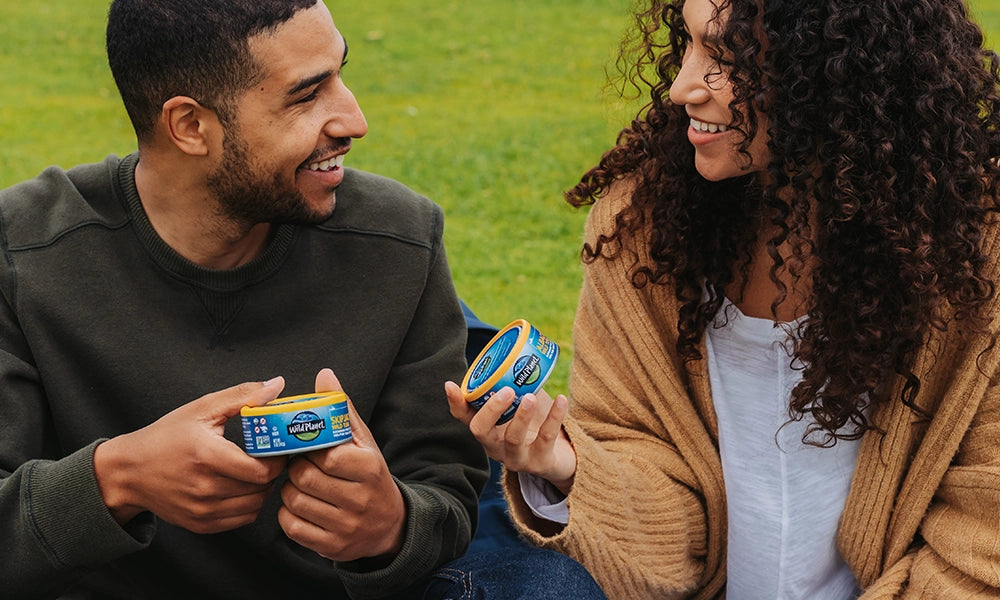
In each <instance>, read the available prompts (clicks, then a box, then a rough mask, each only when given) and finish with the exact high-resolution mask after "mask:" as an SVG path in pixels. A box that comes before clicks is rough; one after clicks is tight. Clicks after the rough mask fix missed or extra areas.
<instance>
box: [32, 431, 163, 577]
mask: <svg viewBox="0 0 1000 600" xmlns="http://www.w3.org/2000/svg"><path fill="white" fill-rule="evenodd" d="M99 443H100V441H98V442H94V443H93V444H90V445H89V446H86V447H84V448H81V449H80V450H78V451H76V452H74V453H73V454H70V455H69V456H67V457H65V458H63V459H61V460H58V461H52V462H49V461H38V462H37V463H35V464H34V465H32V467H31V469H30V470H29V471H28V473H27V474H26V478H27V486H26V488H27V493H26V498H25V507H26V512H27V514H28V518H29V519H30V522H31V525H32V528H33V529H34V531H35V533H36V535H37V536H38V537H39V540H40V541H41V543H42V545H43V546H44V547H45V548H46V549H47V550H48V552H49V553H50V556H51V558H52V560H53V562H55V563H56V564H58V565H61V566H64V567H81V566H89V565H98V564H103V563H105V562H108V561H110V560H113V559H116V558H119V557H121V556H124V555H126V554H130V553H132V552H136V551H138V550H141V549H143V548H145V547H146V546H148V545H149V542H150V541H151V540H152V539H153V533H154V532H155V529H156V526H155V520H154V518H153V516H152V515H150V514H148V513H146V514H143V515H140V516H139V517H137V518H136V519H134V520H133V521H132V522H131V523H129V525H128V529H124V528H122V527H121V526H120V525H118V523H117V522H116V521H115V520H114V518H113V517H112V516H111V513H110V511H108V508H107V506H105V504H104V499H103V498H102V496H101V491H100V488H99V487H98V485H97V476H96V475H95V473H94V449H95V448H96V447H97V445H98V444H99Z"/></svg>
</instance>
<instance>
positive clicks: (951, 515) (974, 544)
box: [863, 385, 1000, 600]
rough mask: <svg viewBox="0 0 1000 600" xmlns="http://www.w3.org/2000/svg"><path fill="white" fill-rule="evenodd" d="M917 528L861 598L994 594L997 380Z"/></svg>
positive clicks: (999, 556) (998, 494) (999, 430)
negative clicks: (917, 533)
mask: <svg viewBox="0 0 1000 600" xmlns="http://www.w3.org/2000/svg"><path fill="white" fill-rule="evenodd" d="M920 533H921V537H922V538H923V542H922V543H920V542H917V543H915V544H914V547H913V548H912V549H911V550H910V551H909V552H908V553H907V554H906V555H905V556H904V557H903V558H902V559H901V560H900V561H898V562H897V563H895V564H892V565H888V566H887V568H886V569H885V571H884V573H883V575H882V576H881V577H880V578H879V579H878V580H877V581H876V582H875V584H874V585H872V586H871V587H869V589H867V590H866V591H865V595H864V596H863V598H864V600H875V599H880V600H881V599H887V598H901V599H905V600H909V599H917V598H921V599H931V598H934V599H945V600H947V599H952V598H953V599H956V600H957V599H959V598H962V599H964V598H1000V387H998V386H996V385H994V386H991V387H990V388H988V393H987V395H986V397H985V398H984V399H983V401H982V402H981V403H980V406H979V410H978V411H977V412H976V415H975V417H974V418H973V421H972V424H971V425H970V426H969V428H968V430H967V431H966V434H965V436H964V438H963V440H962V443H961V445H960V446H959V450H958V453H957V455H956V456H955V458H954V460H953V461H952V463H951V465H950V466H949V468H948V470H947V471H946V472H945V475H944V477H943V478H942V480H941V483H940V485H939V486H938V489H937V491H936V492H935V494H934V498H933V500H932V501H931V504H930V507H929V509H928V511H927V514H926V516H925V518H924V520H923V522H922V523H921V526H920Z"/></svg>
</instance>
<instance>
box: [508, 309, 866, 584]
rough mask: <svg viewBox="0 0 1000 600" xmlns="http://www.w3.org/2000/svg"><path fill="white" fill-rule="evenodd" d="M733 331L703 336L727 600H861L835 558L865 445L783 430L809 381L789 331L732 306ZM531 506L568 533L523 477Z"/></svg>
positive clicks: (559, 509)
mask: <svg viewBox="0 0 1000 600" xmlns="http://www.w3.org/2000/svg"><path fill="white" fill-rule="evenodd" d="M723 310H724V311H726V312H725V313H724V314H728V316H729V317H730V318H729V320H728V323H725V324H724V325H722V323H724V321H725V320H724V319H723V318H722V317H721V314H723V313H720V317H719V319H718V322H719V324H720V325H722V326H719V327H709V328H708V330H707V332H706V336H705V337H706V346H707V350H708V356H707V360H708V372H709V376H710V381H711V385H712V400H713V402H714V405H715V411H716V414H717V416H718V420H719V443H720V451H721V457H722V471H723V477H724V479H725V484H726V500H727V503H728V507H729V541H728V544H729V546H728V554H727V583H726V586H727V587H726V593H727V596H728V597H730V598H738V599H740V600H743V599H756V598H767V599H772V598H774V599H783V598H813V599H820V600H825V599H831V600H834V599H836V600H841V599H846V598H852V597H856V596H857V594H858V589H857V582H856V580H855V578H854V576H853V575H852V574H851V572H850V569H849V568H848V567H847V565H846V564H845V563H844V561H843V559H842V558H841V557H840V554H839V553H838V552H837V549H836V545H835V537H836V532H837V522H838V521H839V519H840V514H841V512H843V509H844V502H845V500H846V498H847V490H848V488H849V486H850V482H851V476H852V475H853V472H854V463H855V461H856V459H857V452H858V443H857V442H845V441H838V442H837V444H836V445H835V446H834V447H833V448H817V447H815V446H808V445H804V444H803V443H802V433H803V431H804V429H805V424H804V423H803V422H801V421H799V422H793V423H788V424H787V425H786V423H787V422H788V420H789V417H788V402H789V395H790V392H791V390H792V388H793V387H795V384H796V383H797V382H798V381H799V380H800V379H801V376H802V373H801V371H799V370H795V369H792V366H791V359H790V357H789V354H788V352H787V351H786V349H785V343H786V342H787V341H788V340H789V335H788V332H787V330H786V327H783V326H776V325H775V324H774V323H773V322H772V321H771V320H770V319H758V318H754V317H747V316H745V315H743V314H742V313H741V312H740V311H739V309H737V308H736V307H735V306H734V305H732V304H730V303H728V302H727V304H726V306H725V307H724V308H723ZM518 475H519V479H520V482H521V490H522V493H523V495H524V499H525V502H526V503H527V504H528V506H529V507H530V508H531V509H532V511H533V512H534V513H535V514H536V515H538V516H539V517H541V518H543V519H548V520H550V521H554V522H557V523H566V522H567V521H568V519H569V512H568V510H567V508H566V501H565V499H564V498H562V497H561V495H560V494H559V492H558V491H557V490H556V489H555V488H554V487H553V486H552V485H550V484H548V482H546V481H545V480H544V479H541V478H538V477H535V476H532V475H526V474H524V473H519V474H518Z"/></svg>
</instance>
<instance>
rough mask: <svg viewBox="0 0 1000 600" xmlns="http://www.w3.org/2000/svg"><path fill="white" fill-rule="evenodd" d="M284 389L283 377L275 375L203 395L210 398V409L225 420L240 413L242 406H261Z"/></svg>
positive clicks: (273, 398)
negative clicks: (265, 379)
mask: <svg viewBox="0 0 1000 600" xmlns="http://www.w3.org/2000/svg"><path fill="white" fill-rule="evenodd" d="M283 389H285V378H284V377H275V378H274V379H270V380H268V381H247V382H245V383H241V384H239V385H234V386H233V387H231V388H226V389H224V390H222V391H219V392H216V393H214V394H209V395H208V396H205V399H206V400H208V399H209V398H211V405H212V410H213V412H215V414H216V416H217V417H219V418H221V419H223V420H225V419H229V418H230V417H235V416H237V415H239V414H240V409H241V408H243V407H244V406H263V405H265V404H267V403H268V402H270V401H271V400H275V399H276V398H277V397H278V394H280V393H281V390H283Z"/></svg>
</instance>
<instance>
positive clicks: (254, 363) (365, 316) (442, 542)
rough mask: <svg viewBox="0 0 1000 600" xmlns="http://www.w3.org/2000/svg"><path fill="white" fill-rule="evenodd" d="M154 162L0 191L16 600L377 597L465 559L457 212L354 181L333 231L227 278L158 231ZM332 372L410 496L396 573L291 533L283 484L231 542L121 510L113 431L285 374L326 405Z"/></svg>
mask: <svg viewBox="0 0 1000 600" xmlns="http://www.w3.org/2000/svg"><path fill="white" fill-rule="evenodd" d="M137 160H138V156H137V155H131V156H128V157H126V158H125V159H119V158H117V157H109V158H108V159H106V160H105V161H104V162H103V163H100V164H95V165H87V166H81V167H77V168H75V169H72V170H69V171H63V170H61V169H57V168H50V169H48V170H46V171H45V172H44V173H42V174H41V175H40V176H39V177H38V178H36V179H33V180H31V181H28V182H24V183H22V184H19V185H16V186H14V187H11V188H9V189H7V190H4V191H2V192H0V236H2V237H0V250H2V253H3V256H2V259H0V477H2V478H3V479H2V480H0V597H3V598H36V597H37V598H54V597H59V596H60V595H61V594H67V596H71V597H80V598H206V599H207V598H226V599H243V600H246V599H251V598H268V599H273V598H290V597H302V598H346V597H348V594H350V596H351V597H355V598H373V597H379V596H381V595H383V594H386V593H388V592H390V591H394V590H397V589H399V588H400V587H402V586H405V585H408V584H410V583H412V582H413V581H415V580H417V579H418V578H420V577H422V576H424V575H426V574H428V573H429V572H430V571H432V570H433V569H434V568H435V567H436V566H438V565H440V564H442V563H444V562H446V561H448V560H450V559H452V558H455V557H457V556H460V555H461V554H462V552H463V551H464V550H465V548H466V546H467V544H468V542H469V539H470V535H471V531H472V528H473V527H474V525H475V518H476V500H477V496H478V493H479V490H480V489H481V488H482V485H483V484H484V482H485V479H486V473H487V471H486V461H485V457H484V455H483V454H482V449H481V448H480V446H479V445H478V444H477V443H476V441H475V440H474V439H473V438H472V437H471V435H470V434H469V433H468V431H467V429H466V428H465V427H464V426H463V425H462V424H461V423H459V422H458V421H456V420H455V419H453V418H452V417H451V416H450V414H449V412H448V405H447V400H446V399H445V397H444V391H443V382H444V381H445V380H448V379H451V380H456V381H457V380H460V378H461V377H462V372H463V369H464V367H465V362H464V355H463V350H464V343H465V335H466V334H465V325H464V320H463V317H462V313H461V310H460V308H459V304H458V301H457V298H456V295H455V290H454V287H453V285H452V282H451V277H450V273H449V270H448V264H447V259H446V257H445V252H444V247H443V243H442V230H443V217H442V213H441V210H440V208H439V207H437V206H436V205H435V204H433V203H432V202H430V201H429V200H427V199H426V198H423V197H421V196H419V195H417V194H415V193H414V192H412V191H410V190H409V189H407V188H406V187H404V186H402V185H400V184H399V183H396V182H394V181H391V180H389V179H386V178H382V177H378V176H375V175H371V174H367V173H363V172H359V171H352V170H348V171H347V173H346V176H345V179H344V183H343V185H342V186H341V188H340V189H339V190H338V192H337V207H336V210H335V211H334V214H333V216H332V217H331V218H330V219H329V220H328V221H327V222H325V223H323V224H322V225H318V226H314V227H296V226H288V225H283V226H278V227H276V231H275V234H274V237H273V240H272V242H271V243H270V245H269V247H268V248H267V249H266V251H265V252H264V253H263V254H262V255H261V256H259V257H257V258H256V259H254V260H253V261H251V262H250V263H248V264H246V265H243V266H241V267H239V268H236V269H232V270H226V271H213V270H207V269H203V268H201V267H198V266H197V265H195V264H193V263H191V262H189V261H187V260H185V259H184V258H183V257H181V256H179V255H178V254H176V253H175V252H174V251H173V250H171V249H170V247H168V246H167V245H166V244H165V243H164V242H163V241H162V240H161V239H160V238H159V237H158V236H157V235H156V233H155V231H154V230H153V228H152V226H151V225H150V223H149V221H148V220H147V218H146V216H145V214H144V212H143V209H142V205H141V204H140V202H139V197H138V194H137V192H136V189H135V182H134V171H135V165H136V163H137ZM323 367H330V368H332V369H333V370H334V372H335V373H336V374H337V376H338V378H339V379H340V382H341V383H342V384H343V386H344V390H345V391H346V392H347V393H348V395H349V396H350V397H351V399H352V401H353V402H354V404H355V406H356V407H357V409H358V411H359V413H360V415H361V417H362V419H363V420H364V421H365V422H366V423H367V424H368V426H369V427H370V429H371V431H372V433H373V435H374V437H375V439H376V441H377V442H378V444H379V447H380V448H381V450H382V453H383V455H384V456H385V459H386V462H387V463H388V465H389V468H390V470H391V471H392V474H393V476H394V477H395V478H396V479H397V483H398V485H399V487H400V489H401V490H402V494H403V497H404V499H405V501H406V508H407V519H408V522H407V530H406V540H405V544H404V547H403V550H402V552H401V553H400V555H399V556H398V557H397V558H396V559H395V560H394V561H393V562H392V563H391V564H389V565H372V564H367V563H365V562H363V561H359V562H354V563H334V562H331V561H329V560H326V559H324V558H321V557H320V556H318V555H316V554H315V553H314V552H312V551H310V550H308V549H306V548H303V547H301V546H299V545H297V544H296V543H294V542H292V541H290V540H289V539H287V538H286V536H285V535H284V533H283V531H282V530H281V528H280V527H279V526H278V523H277V517H276V515H277V510H278V508H279V506H280V499H279V498H278V495H277V491H275V493H274V495H272V498H271V501H270V502H269V503H268V504H267V505H266V506H265V508H264V510H262V511H261V514H260V516H259V518H258V519H257V521H256V522H255V523H254V524H252V525H249V526H246V527H242V528H239V529H236V530H233V531H229V532H225V533H218V534H212V535H197V534H194V533H191V532H189V531H186V530H184V529H181V528H178V527H175V526H173V525H170V524H168V523H166V522H163V521H160V520H158V519H157V518H156V517H155V515H151V514H148V513H147V514H144V515H141V516H140V517H138V518H136V519H135V520H133V521H132V522H131V523H129V524H128V525H127V526H126V527H124V528H122V527H120V526H119V525H118V524H117V523H116V522H115V521H114V520H113V519H112V517H111V515H110V514H109V512H108V510H107V508H106V507H105V506H104V504H103V502H102V500H101V496H100V493H99V490H98V487H97V483H96V479H95V476H94V468H93V453H94V448H95V447H96V445H97V444H98V443H99V442H100V441H101V440H103V439H107V438H110V437H113V436H116V435H119V434H122V433H126V432H130V431H134V430H136V429H139V428H141V427H143V426H145V425H147V424H149V423H151V422H152V421H154V420H156V419H158V418H159V417H161V416H162V415H164V414H166V413H167V412H169V411H171V410H173V409H175V408H177V407H178V406H180V405H182V404H185V403H187V402H190V401H191V400H194V399H196V398H198V397H200V396H202V395H204V394H206V393H210V392H214V391H217V390H221V389H223V388H227V387H229V386H231V385H234V384H237V383H240V382H243V381H263V380H266V379H269V378H271V377H274V376H277V375H282V376H284V377H285V380H286V386H285V389H284V391H283V395H293V394H304V393H310V392H312V391H313V383H314V379H315V376H316V373H317V372H318V371H319V370H320V369H321V368H323ZM229 425H230V426H229V427H227V437H229V438H230V439H231V440H233V441H234V443H237V444H239V443H240V439H241V438H240V433H239V425H238V423H236V422H235V420H234V422H231V423H230V424H229ZM279 488H280V486H276V488H275V489H276V490H277V489H279Z"/></svg>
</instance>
